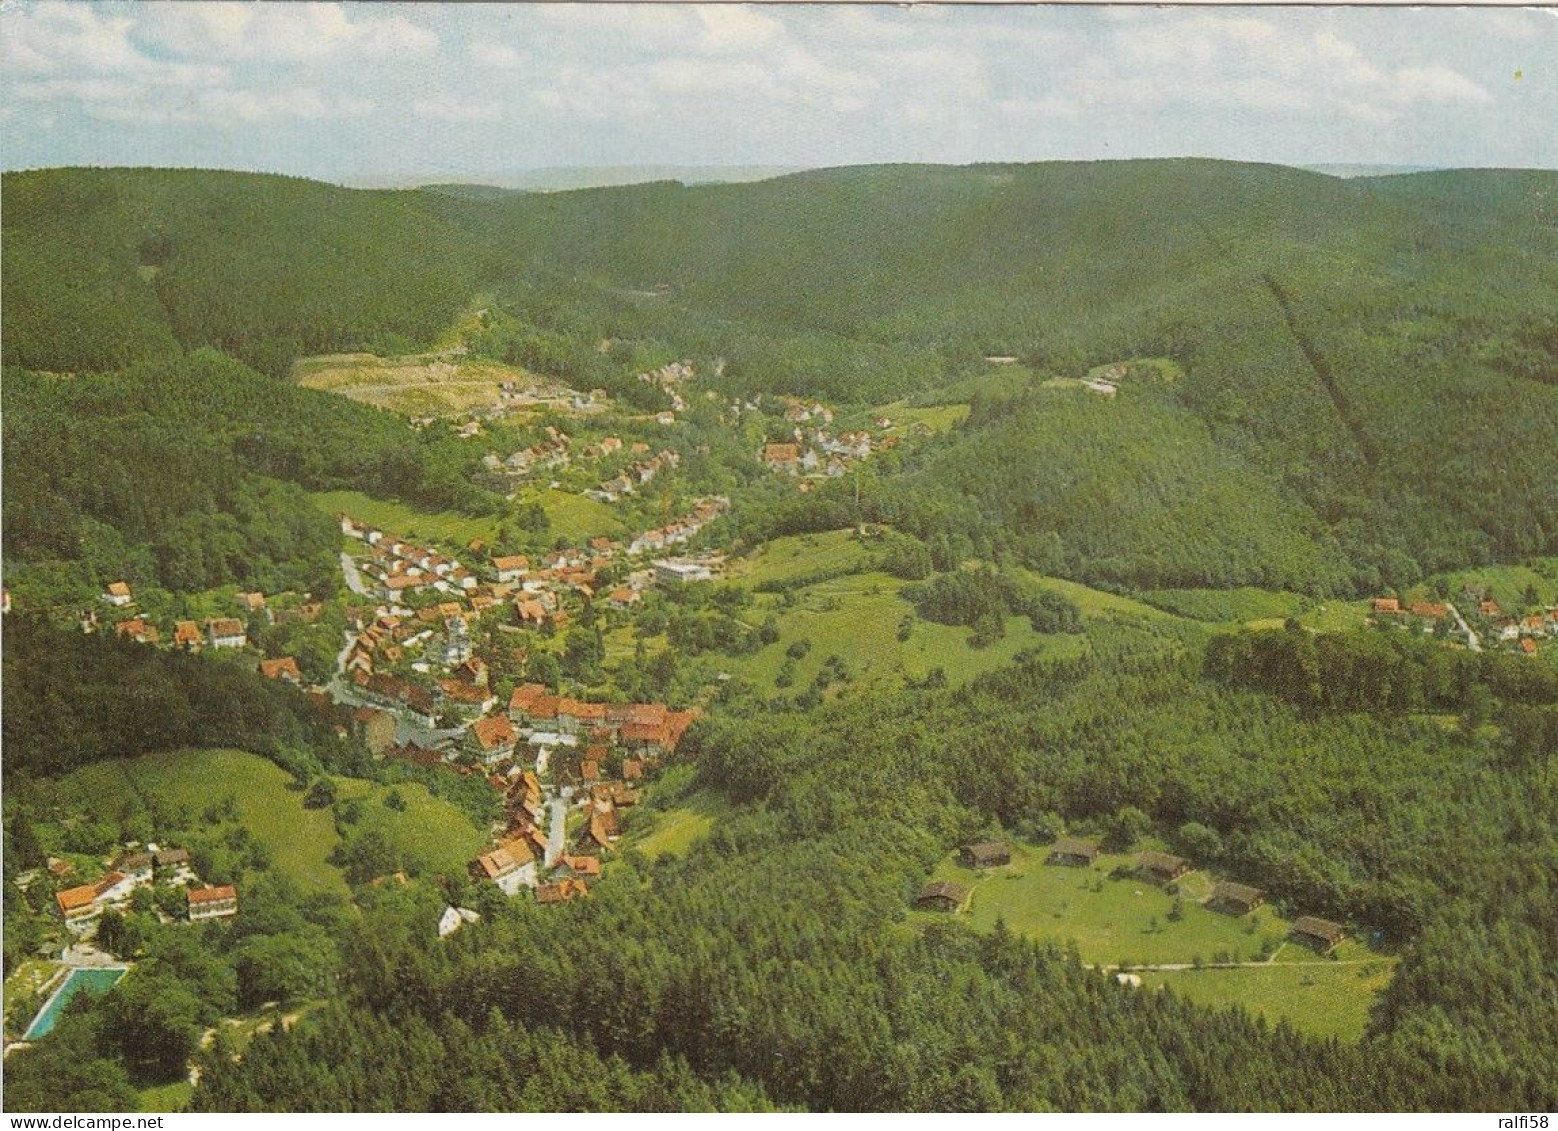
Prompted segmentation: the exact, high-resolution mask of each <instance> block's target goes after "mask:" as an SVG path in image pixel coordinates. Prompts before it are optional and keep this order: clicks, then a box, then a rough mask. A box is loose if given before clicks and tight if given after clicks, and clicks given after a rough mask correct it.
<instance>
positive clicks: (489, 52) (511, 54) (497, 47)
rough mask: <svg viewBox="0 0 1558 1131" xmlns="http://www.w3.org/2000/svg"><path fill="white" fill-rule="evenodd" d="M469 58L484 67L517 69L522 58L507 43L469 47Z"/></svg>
mask: <svg viewBox="0 0 1558 1131" xmlns="http://www.w3.org/2000/svg"><path fill="white" fill-rule="evenodd" d="M471 58H472V59H475V60H476V61H477V62H478V63H480V64H482V66H484V67H517V66H519V64H520V62H521V60H522V58H523V56H521V55H520V53H519V52H518V51H517V50H516V49H514V48H513V47H510V46H509V45H508V44H507V43H477V44H473V45H472V46H471Z"/></svg>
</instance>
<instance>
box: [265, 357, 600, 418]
mask: <svg viewBox="0 0 1558 1131" xmlns="http://www.w3.org/2000/svg"><path fill="white" fill-rule="evenodd" d="M292 379H293V380H294V381H296V382H297V383H298V384H299V385H302V386H303V387H304V388H305V389H320V390H323V391H325V392H331V393H340V394H341V395H342V396H345V397H350V398H351V399H352V400H354V401H361V402H362V403H363V404H370V405H373V406H374V407H375V408H386V409H390V410H391V411H393V412H399V413H404V414H405V415H407V416H466V415H469V414H470V413H473V412H483V413H485V412H489V411H492V410H504V411H506V412H509V413H524V412H534V411H538V410H541V409H552V408H555V409H564V410H566V409H567V408H568V407H569V405H570V403H571V401H572V398H573V396H574V392H573V390H572V389H570V388H568V387H567V386H566V385H562V384H559V383H557V382H555V381H552V380H549V379H547V378H544V377H540V376H537V375H536V374H534V373H531V372H530V371H529V370H526V369H522V368H520V367H518V366H514V365H504V364H502V363H500V362H496V361H485V360H479V359H478V360H471V359H468V358H463V357H450V356H447V355H439V354H417V355H414V356H409V357H378V356H376V355H374V354H371V353H340V354H327V355H324V356H321V357H306V358H303V359H302V360H301V361H299V362H298V363H297V365H296V366H295V367H294V368H293V371H292ZM505 385H507V386H508V388H507V389H505V388H504V386H505Z"/></svg>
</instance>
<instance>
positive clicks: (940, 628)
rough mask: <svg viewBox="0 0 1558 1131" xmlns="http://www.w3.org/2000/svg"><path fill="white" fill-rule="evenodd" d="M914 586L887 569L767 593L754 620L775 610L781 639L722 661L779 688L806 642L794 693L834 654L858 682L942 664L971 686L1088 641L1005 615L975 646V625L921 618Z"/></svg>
mask: <svg viewBox="0 0 1558 1131" xmlns="http://www.w3.org/2000/svg"><path fill="white" fill-rule="evenodd" d="M905 584H907V583H906V582H903V581H901V580H899V579H898V578H895V577H892V576H891V575H889V574H885V573H859V574H851V575H848V576H845V577H839V578H835V579H833V580H831V581H822V582H818V583H817V584H815V585H809V586H806V587H805V588H802V589H797V590H792V591H791V592H788V593H783V594H769V593H760V594H757V595H756V598H755V601H754V606H753V608H752V609H751V610H750V611H749V614H748V617H747V619H748V620H749V621H751V622H753V623H754V624H755V623H760V622H761V621H762V620H763V619H764V618H766V617H767V616H768V615H769V614H773V615H774V616H775V618H776V619H777V620H778V623H779V639H778V641H777V642H775V643H773V644H769V645H767V646H766V647H764V648H762V649H760V650H759V651H757V652H754V653H752V654H751V655H748V656H742V657H734V658H723V657H722V658H721V660H720V666H721V667H722V668H723V669H724V670H726V671H729V672H731V673H732V674H736V675H742V676H745V677H747V678H748V679H751V680H753V681H755V682H756V683H758V684H760V685H762V686H764V687H765V688H769V689H773V690H786V689H783V688H779V686H778V683H777V680H778V678H779V672H780V669H781V668H782V667H783V666H784V665H785V663H786V662H787V660H789V659H790V657H789V656H788V650H789V648H790V646H791V645H793V644H796V643H798V642H801V641H806V642H807V643H809V644H810V648H809V650H808V651H807V652H806V654H805V655H804V656H802V657H800V658H799V659H796V660H794V661H793V665H794V666H793V683H792V685H791V689H792V690H794V691H797V692H799V691H801V690H804V689H805V688H806V687H807V686H808V685H809V684H810V683H811V682H812V681H813V680H814V679H815V678H816V676H817V673H818V672H819V671H820V670H821V669H822V667H823V665H824V664H825V663H826V661H827V660H828V658H829V657H830V656H838V657H839V658H840V659H841V660H843V661H844V663H845V665H846V666H847V668H848V671H849V674H850V679H851V681H852V682H853V683H855V684H866V685H869V684H871V683H873V682H878V681H883V680H892V681H902V680H903V679H905V678H908V679H924V678H925V677H926V676H927V675H929V674H930V672H931V671H933V670H935V669H936V668H940V669H942V670H943V671H944V672H945V673H946V675H947V680H948V682H949V683H951V684H954V685H956V684H961V683H966V682H968V681H969V680H970V679H973V678H974V677H975V676H978V675H982V674H983V673H985V672H988V671H993V670H994V669H996V668H999V667H1002V666H1004V665H1006V664H1008V663H1010V662H1011V661H1012V660H1013V658H1014V657H1015V656H1016V655H1017V653H1019V652H1023V651H1037V652H1041V653H1043V654H1044V655H1046V656H1054V657H1069V656H1076V655H1080V654H1081V653H1082V652H1084V651H1086V649H1087V647H1088V645H1087V640H1086V637H1084V636H1081V635H1073V636H1061V635H1042V634H1040V633H1037V632H1035V631H1034V630H1033V627H1032V625H1030V624H1029V623H1028V620H1027V618H1026V617H1018V616H1011V617H1007V618H1006V634H1005V636H1003V637H1002V638H1001V639H1000V640H997V641H996V642H995V643H993V644H991V645H990V646H988V647H985V648H973V647H970V646H969V643H968V640H969V637H970V636H971V635H972V633H971V630H970V629H968V628H966V627H963V626H958V625H943V624H934V623H932V622H930V621H926V620H922V619H920V617H919V616H918V615H917V614H916V613H915V609H914V606H913V605H912V604H910V603H909V601H907V600H906V599H904V597H903V596H902V595H901V593H900V590H901V589H902V588H903V587H904V585H905ZM905 617H911V618H912V622H911V623H910V625H909V630H908V638H907V639H900V638H899V637H900V635H901V632H900V625H902V624H903V622H904V618H905Z"/></svg>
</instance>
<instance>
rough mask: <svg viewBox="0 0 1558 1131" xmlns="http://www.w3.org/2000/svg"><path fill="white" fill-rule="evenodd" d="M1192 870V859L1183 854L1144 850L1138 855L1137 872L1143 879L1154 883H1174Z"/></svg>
mask: <svg viewBox="0 0 1558 1131" xmlns="http://www.w3.org/2000/svg"><path fill="white" fill-rule="evenodd" d="M1188 871H1190V861H1188V860H1186V859H1185V858H1184V857H1183V856H1170V855H1169V854H1168V853H1167V852H1143V853H1142V854H1141V855H1140V856H1138V857H1136V872H1137V874H1138V875H1140V876H1141V877H1142V878H1143V879H1146V880H1151V881H1153V882H1154V883H1159V884H1168V883H1173V882H1174V881H1175V880H1177V879H1179V877H1181V876H1183V875H1184V874H1185V873H1186V872H1188Z"/></svg>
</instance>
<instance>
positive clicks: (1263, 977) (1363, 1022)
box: [1141, 958, 1395, 1041]
mask: <svg viewBox="0 0 1558 1131" xmlns="http://www.w3.org/2000/svg"><path fill="white" fill-rule="evenodd" d="M1394 970H1395V960H1394V959H1386V958H1380V959H1377V960H1375V961H1370V962H1348V963H1342V962H1340V961H1338V962H1335V963H1329V964H1308V965H1302V966H1297V965H1292V964H1284V963H1280V962H1278V963H1273V964H1272V965H1270V966H1257V967H1244V968H1242V969H1238V970H1145V971H1143V972H1142V973H1141V980H1142V985H1143V986H1144V987H1147V988H1165V989H1168V990H1170V991H1172V992H1173V993H1176V994H1178V995H1179V996H1180V997H1183V998H1185V999H1187V1000H1189V1001H1193V1002H1197V1003H1198V1004H1201V1005H1210V1006H1241V1007H1243V1008H1244V1009H1247V1010H1248V1011H1249V1012H1251V1013H1254V1014H1256V1015H1257V1016H1260V1017H1264V1018H1265V1019H1266V1020H1267V1021H1269V1022H1271V1023H1272V1024H1275V1023H1276V1022H1278V1021H1286V1022H1287V1023H1288V1024H1289V1025H1292V1026H1293V1027H1294V1028H1295V1029H1298V1030H1300V1031H1301V1032H1305V1033H1311V1034H1313V1035H1315V1036H1318V1037H1335V1038H1337V1039H1338V1040H1344V1041H1356V1040H1358V1039H1359V1038H1360V1037H1362V1036H1363V1032H1364V1029H1365V1028H1366V1027H1367V1025H1368V1022H1369V1008H1370V1006H1372V1005H1373V1002H1374V998H1375V995H1377V994H1378V993H1379V992H1380V991H1381V990H1383V989H1384V988H1385V987H1386V986H1387V985H1389V984H1390V978H1391V975H1392V973H1393V972H1394Z"/></svg>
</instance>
